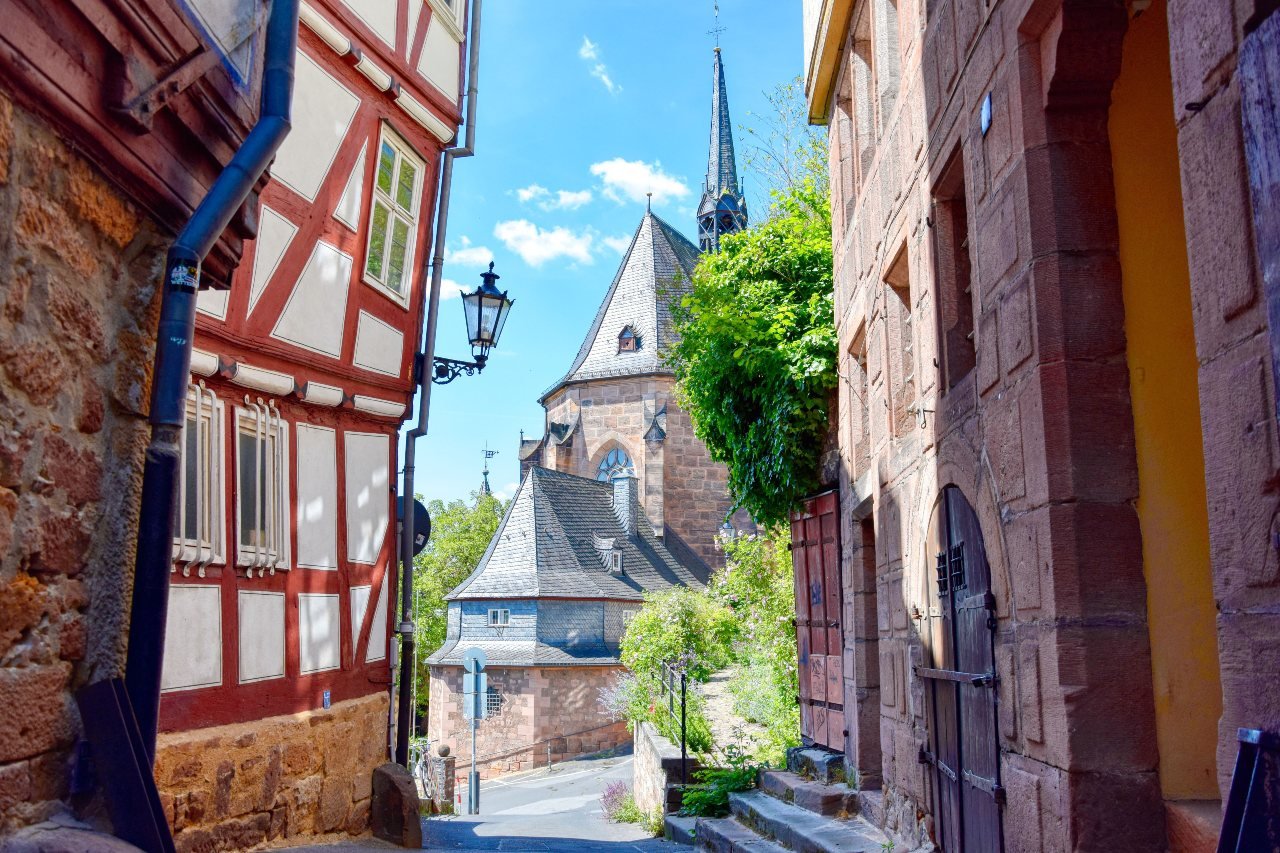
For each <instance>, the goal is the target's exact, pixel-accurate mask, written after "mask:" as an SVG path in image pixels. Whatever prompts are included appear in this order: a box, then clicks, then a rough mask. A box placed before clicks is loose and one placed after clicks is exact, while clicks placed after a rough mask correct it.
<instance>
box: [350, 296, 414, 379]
mask: <svg viewBox="0 0 1280 853" xmlns="http://www.w3.org/2000/svg"><path fill="white" fill-rule="evenodd" d="M403 352H404V335H402V334H401V333H400V332H398V331H396V329H395V328H394V327H392V326H390V325H388V324H386V323H384V322H382V321H381V320H379V319H378V318H377V317H375V316H373V315H372V314H369V313H367V312H364V311H361V312H360V320H359V323H358V325H357V326H356V354H355V364H356V366H357V367H363V368H366V369H368V370H372V371H374V372H375V373H383V374H386V375H387V376H399V375H400V360H401V357H402V354H403Z"/></svg>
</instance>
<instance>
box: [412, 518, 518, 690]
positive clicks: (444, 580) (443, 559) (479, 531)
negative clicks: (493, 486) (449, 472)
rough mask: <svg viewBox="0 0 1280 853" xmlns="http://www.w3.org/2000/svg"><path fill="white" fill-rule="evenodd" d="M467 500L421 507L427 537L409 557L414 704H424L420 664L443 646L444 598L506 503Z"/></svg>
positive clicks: (475, 561)
mask: <svg viewBox="0 0 1280 853" xmlns="http://www.w3.org/2000/svg"><path fill="white" fill-rule="evenodd" d="M472 498H473V500H472V501H471V502H470V503H468V502H466V501H461V500H455V501H450V502H449V503H447V504H446V503H444V502H443V501H440V500H433V501H431V502H430V503H428V504H427V511H428V512H429V513H431V539H430V540H429V541H428V543H427V547H426V548H425V549H424V550H423V551H422V553H421V554H419V555H418V556H417V557H414V560H413V565H414V573H413V595H414V626H415V633H416V640H417V669H418V684H417V691H416V692H417V700H418V706H419V707H422V708H425V707H426V705H427V692H428V687H429V680H428V678H429V673H428V671H427V666H426V664H425V663H424V661H425V660H426V659H427V656H428V655H430V654H431V653H432V652H434V651H435V650H436V649H438V648H440V647H441V646H442V645H444V636H445V628H446V625H447V621H448V620H447V613H446V610H447V608H446V602H445V600H444V597H445V596H446V595H448V594H449V593H450V592H451V591H452V590H453V588H454V587H456V586H457V585H458V584H460V583H462V582H463V581H464V580H466V578H467V576H468V575H470V574H471V573H472V572H473V571H475V569H476V566H478V565H480V558H481V557H483V556H484V552H485V549H486V548H488V547H489V541H490V540H491V539H492V538H493V534H494V533H496V532H497V530H498V523H499V522H500V521H502V514H503V513H504V512H506V504H505V503H504V502H503V501H500V500H498V499H497V498H495V497H493V496H492V495H481V494H479V493H473V494H472Z"/></svg>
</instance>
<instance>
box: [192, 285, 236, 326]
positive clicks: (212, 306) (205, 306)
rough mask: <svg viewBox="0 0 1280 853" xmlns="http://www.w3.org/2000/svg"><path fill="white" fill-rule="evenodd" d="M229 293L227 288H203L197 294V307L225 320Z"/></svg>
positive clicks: (211, 315)
mask: <svg viewBox="0 0 1280 853" xmlns="http://www.w3.org/2000/svg"><path fill="white" fill-rule="evenodd" d="M229 293H230V291H227V290H202V291H200V292H199V293H197V294H196V308H197V309H198V310H199V311H201V312H203V313H205V314H208V315H209V316H210V317H217V318H218V319H219V320H225V319H227V296H228V295H229Z"/></svg>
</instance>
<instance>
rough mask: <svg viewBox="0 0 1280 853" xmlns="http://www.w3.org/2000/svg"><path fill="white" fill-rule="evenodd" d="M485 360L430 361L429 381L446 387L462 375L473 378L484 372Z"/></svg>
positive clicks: (447, 359) (440, 359)
mask: <svg viewBox="0 0 1280 853" xmlns="http://www.w3.org/2000/svg"><path fill="white" fill-rule="evenodd" d="M484 365H485V359H482V358H477V359H476V360H475V361H456V360H455V359H452V358H439V357H437V358H435V359H434V360H433V361H432V369H431V373H432V375H431V381H432V382H434V383H435V384H437V385H448V384H449V383H450V382H452V381H453V380H455V379H457V378H458V377H459V376H461V375H462V374H464V373H465V374H466V375H467V376H475V375H476V374H477V373H479V372H480V371H482V370H484Z"/></svg>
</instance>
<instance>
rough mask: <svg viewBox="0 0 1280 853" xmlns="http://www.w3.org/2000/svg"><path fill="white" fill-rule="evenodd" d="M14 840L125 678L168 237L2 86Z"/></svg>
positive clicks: (4, 621) (1, 601)
mask: <svg viewBox="0 0 1280 853" xmlns="http://www.w3.org/2000/svg"><path fill="white" fill-rule="evenodd" d="M0 235H2V236H0V306H2V309H0V708H4V709H6V710H5V712H4V713H2V714H0V833H2V832H3V831H4V830H5V829H8V828H13V827H16V826H21V825H26V824H29V823H33V822H38V821H39V820H40V819H42V818H43V817H45V816H47V815H49V814H50V813H52V812H54V811H57V810H59V809H61V808H63V807H64V806H63V804H62V803H61V802H60V801H61V800H62V799H63V798H65V797H66V795H67V779H68V772H69V763H68V762H69V753H70V748H71V745H72V742H73V740H74V738H75V736H76V733H77V732H78V731H79V728H80V725H79V719H78V716H77V714H76V711H75V710H74V703H73V701H72V698H71V697H72V693H73V691H74V690H76V689H77V688H79V687H80V686H82V685H83V684H85V683H86V682H87V681H88V680H89V679H90V678H92V679H94V680H98V679H101V678H106V677H110V676H112V675H117V674H120V672H121V670H122V668H123V654H124V648H125V647H124V643H125V636H124V625H125V622H126V620H127V618H128V594H129V589H130V575H131V572H132V566H133V557H132V555H133V535H134V532H135V530H136V512H137V504H138V497H139V492H140V487H141V483H140V474H141V466H142V450H143V447H144V446H145V441H146V435H147V431H146V422H145V417H144V411H145V409H146V407H147V394H148V391H149V384H150V378H149V375H148V371H149V368H150V363H151V355H150V354H151V348H152V346H153V345H154V331H153V330H154V329H155V326H156V310H157V307H158V300H156V299H155V298H154V297H155V295H156V291H155V287H154V285H155V282H156V281H157V280H158V278H159V276H158V270H159V261H160V257H161V254H162V248H163V247H162V246H161V244H160V240H159V238H158V237H157V236H156V234H155V232H154V230H153V227H152V226H151V225H149V224H147V223H145V222H144V219H143V217H142V215H141V214H140V213H139V212H138V211H137V210H135V209H134V208H133V207H132V206H131V205H130V204H129V203H128V202H127V201H125V200H124V199H123V198H122V197H121V195H120V194H119V193H118V192H117V191H116V190H115V188H114V187H112V186H111V185H110V184H108V183H107V182H106V181H105V180H104V179H103V177H102V176H101V175H100V174H98V172H96V171H95V170H94V169H93V168H92V167H91V166H89V165H88V164H87V162H86V161H85V160H83V159H82V158H81V157H80V156H79V155H78V154H77V153H75V152H74V151H72V150H71V149H70V148H69V147H68V146H67V145H65V144H64V143H63V142H62V141H61V140H59V139H58V138H57V137H55V136H54V135H53V134H52V133H50V132H49V130H48V129H47V126H46V125H45V124H44V122H42V121H39V120H36V119H34V118H33V117H32V116H31V115H30V114H29V113H27V112H26V111H24V110H23V109H21V108H19V107H15V106H13V105H12V104H11V103H10V101H9V100H8V99H7V98H6V96H4V95H3V94H0Z"/></svg>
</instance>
